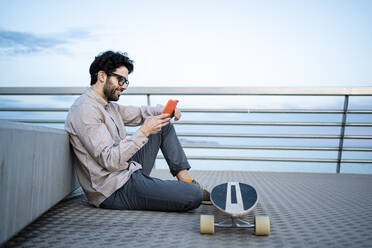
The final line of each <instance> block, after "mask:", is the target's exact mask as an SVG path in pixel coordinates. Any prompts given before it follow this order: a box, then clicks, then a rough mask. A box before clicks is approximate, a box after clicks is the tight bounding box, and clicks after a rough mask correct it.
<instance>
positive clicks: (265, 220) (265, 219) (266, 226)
mask: <svg viewBox="0 0 372 248" xmlns="http://www.w3.org/2000/svg"><path fill="white" fill-rule="evenodd" d="M254 223H255V227H254V229H255V234H256V235H260V236H269V235H270V219H269V216H255V217H254Z"/></svg>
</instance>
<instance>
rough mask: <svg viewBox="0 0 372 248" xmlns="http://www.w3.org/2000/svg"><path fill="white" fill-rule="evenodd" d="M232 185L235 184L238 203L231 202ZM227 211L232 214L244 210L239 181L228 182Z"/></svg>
mask: <svg viewBox="0 0 372 248" xmlns="http://www.w3.org/2000/svg"><path fill="white" fill-rule="evenodd" d="M231 186H235V193H236V203H231ZM226 212H228V213H231V214H239V213H242V212H244V206H243V199H242V193H241V192H240V186H239V183H238V182H230V183H228V184H227V196H226Z"/></svg>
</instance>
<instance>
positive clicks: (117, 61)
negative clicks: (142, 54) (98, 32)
mask: <svg viewBox="0 0 372 248" xmlns="http://www.w3.org/2000/svg"><path fill="white" fill-rule="evenodd" d="M121 66H125V67H126V68H127V69H128V72H129V73H131V72H132V71H133V60H131V59H130V58H129V57H128V54H127V53H122V52H113V51H106V52H103V53H100V54H98V56H96V57H95V58H94V61H93V63H92V64H91V65H90V68H89V73H90V85H93V84H95V83H96V82H97V74H98V72H99V71H104V72H106V73H110V72H113V71H115V70H116V69H117V68H119V67H121Z"/></svg>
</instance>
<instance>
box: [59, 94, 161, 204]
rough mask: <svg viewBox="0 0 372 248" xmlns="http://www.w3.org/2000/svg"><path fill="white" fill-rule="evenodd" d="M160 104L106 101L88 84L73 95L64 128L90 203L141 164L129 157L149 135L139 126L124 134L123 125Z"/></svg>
mask: <svg viewBox="0 0 372 248" xmlns="http://www.w3.org/2000/svg"><path fill="white" fill-rule="evenodd" d="M163 108H164V107H163V106H162V105H157V106H156V107H149V106H143V107H134V106H122V105H119V104H116V103H111V102H106V101H105V100H104V99H103V98H102V97H101V96H100V95H98V94H97V93H96V92H95V91H94V90H92V89H91V88H88V89H87V90H86V91H85V92H84V93H83V94H82V95H81V96H80V97H79V98H77V99H76V101H75V102H74V104H73V105H72V106H71V108H70V110H69V113H68V115H67V119H66V122H65V130H66V131H67V132H68V133H69V135H70V142H71V145H72V149H73V151H74V153H75V155H76V157H77V161H75V169H76V172H77V176H78V179H79V182H80V185H81V187H82V188H83V190H84V192H85V194H86V196H87V198H88V201H89V203H91V204H93V205H95V206H96V207H98V206H99V205H100V204H101V203H102V202H103V201H104V200H105V199H106V198H108V197H109V196H110V195H111V194H112V193H114V192H115V191H116V190H117V189H119V188H120V187H122V186H123V185H124V184H125V183H126V182H127V181H128V180H129V178H130V175H131V174H132V173H133V172H134V171H136V170H138V169H141V168H142V167H141V165H140V164H139V163H137V162H135V161H131V160H130V158H131V157H132V156H133V155H134V154H135V153H136V152H137V151H138V150H139V149H140V148H141V147H142V146H143V145H144V144H146V143H147V141H148V138H147V137H146V136H145V135H144V134H143V133H142V132H141V130H139V129H138V130H137V131H136V132H135V133H134V134H133V135H132V136H131V137H127V132H126V130H125V126H138V125H141V124H142V123H143V122H144V120H145V119H146V118H147V117H149V116H153V115H158V114H161V112H162V110H163Z"/></svg>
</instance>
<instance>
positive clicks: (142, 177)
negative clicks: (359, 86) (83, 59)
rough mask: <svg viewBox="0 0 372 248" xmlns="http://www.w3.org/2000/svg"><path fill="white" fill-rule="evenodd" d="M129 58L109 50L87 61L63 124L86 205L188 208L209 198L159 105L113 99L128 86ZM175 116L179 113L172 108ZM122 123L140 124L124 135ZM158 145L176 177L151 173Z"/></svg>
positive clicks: (162, 208) (133, 207) (167, 117)
mask: <svg viewBox="0 0 372 248" xmlns="http://www.w3.org/2000/svg"><path fill="white" fill-rule="evenodd" d="M132 71H133V61H132V60H131V59H129V58H128V56H127V55H126V54H125V53H121V52H112V51H107V52H104V53H101V54H100V55H98V56H97V57H95V59H94V61H93V63H92V64H91V66H90V69H89V72H90V76H91V83H90V84H91V87H90V88H88V89H87V90H86V91H85V92H84V93H83V94H82V95H81V96H80V97H79V98H77V99H76V101H75V102H74V104H73V105H72V106H71V108H70V110H69V113H68V116H67V119H66V123H65V129H66V131H67V132H68V133H69V135H70V142H71V144H72V148H73V151H74V153H75V155H76V157H77V161H76V164H75V169H76V172H77V175H78V179H79V182H80V184H81V186H82V188H83V190H84V192H85V194H86V196H87V198H88V201H89V203H90V204H92V205H94V206H96V207H101V208H107V209H137V210H140V209H142V210H160V211H187V210H191V209H194V208H197V207H199V205H200V204H201V202H202V200H206V201H208V200H209V192H208V191H206V190H204V189H202V188H201V187H200V185H199V184H198V183H197V182H196V181H195V180H193V179H192V178H191V177H190V175H189V172H188V170H189V169H190V165H189V163H188V161H187V158H186V155H185V153H184V151H183V148H182V147H181V144H180V142H179V140H178V137H177V135H176V132H175V129H174V127H173V125H172V124H171V123H170V122H169V121H170V119H171V118H170V116H169V114H161V113H162V110H163V108H164V107H163V106H161V105H157V106H156V107H150V106H143V107H135V106H122V105H119V104H116V103H113V102H115V101H117V100H119V97H120V95H121V93H122V92H123V91H124V90H126V89H127V87H128V84H129V82H128V75H129V74H130V73H131V72H132ZM174 115H175V120H179V119H180V117H181V112H180V110H179V109H176V110H175V114H174ZM125 126H140V128H139V129H138V130H137V131H136V132H135V133H134V134H133V135H132V136H131V137H128V136H127V132H126V129H125ZM159 148H160V149H161V151H162V153H163V155H164V157H165V160H166V161H167V164H168V166H169V169H170V172H171V174H172V175H173V176H176V177H177V179H178V181H177V180H160V179H157V178H154V177H150V173H151V170H152V168H153V167H154V163H155V159H156V156H157V154H158V151H159Z"/></svg>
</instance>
